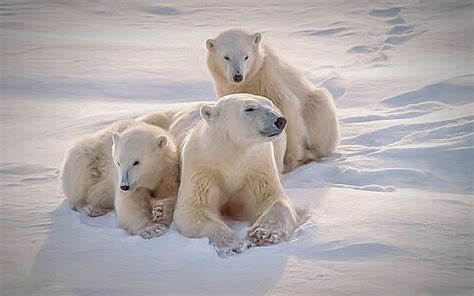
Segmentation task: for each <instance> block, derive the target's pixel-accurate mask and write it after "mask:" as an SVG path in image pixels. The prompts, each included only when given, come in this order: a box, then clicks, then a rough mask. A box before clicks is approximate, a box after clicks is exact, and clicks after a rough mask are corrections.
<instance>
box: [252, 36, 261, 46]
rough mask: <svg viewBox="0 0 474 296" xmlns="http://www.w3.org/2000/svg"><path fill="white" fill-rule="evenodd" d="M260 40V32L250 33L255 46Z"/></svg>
mask: <svg viewBox="0 0 474 296" xmlns="http://www.w3.org/2000/svg"><path fill="white" fill-rule="evenodd" d="M260 41H262V34H260V33H255V34H253V35H252V43H253V44H254V45H255V46H258V45H260Z"/></svg>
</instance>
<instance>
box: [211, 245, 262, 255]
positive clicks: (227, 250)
mask: <svg viewBox="0 0 474 296" xmlns="http://www.w3.org/2000/svg"><path fill="white" fill-rule="evenodd" d="M213 245H214V247H215V248H216V252H217V255H218V256H219V257H221V258H225V257H229V256H233V255H237V254H240V253H243V252H244V251H245V250H247V249H249V248H251V247H253V246H254V245H253V244H252V243H251V242H250V241H243V242H237V243H235V244H233V245H231V246H228V247H221V248H219V247H217V246H216V245H215V244H213Z"/></svg>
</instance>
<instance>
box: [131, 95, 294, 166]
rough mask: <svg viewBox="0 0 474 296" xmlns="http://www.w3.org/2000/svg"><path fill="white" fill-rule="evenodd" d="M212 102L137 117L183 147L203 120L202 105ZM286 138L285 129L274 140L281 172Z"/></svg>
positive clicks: (275, 152)
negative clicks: (190, 133)
mask: <svg viewBox="0 0 474 296" xmlns="http://www.w3.org/2000/svg"><path fill="white" fill-rule="evenodd" d="M212 103H214V102H211V101H208V102H200V103H196V104H193V105H191V106H186V107H183V108H179V109H173V110H166V111H157V112H152V113H149V114H145V115H143V116H141V117H139V118H137V120H139V121H143V122H147V123H149V124H153V125H157V126H159V127H162V128H164V129H166V130H168V131H169V133H170V134H171V135H172V136H173V138H174V139H175V142H176V145H177V146H178V147H181V146H182V143H183V142H184V139H185V137H186V136H187V135H188V134H189V132H190V131H191V130H192V129H193V128H194V127H195V125H196V124H197V123H199V122H200V121H201V120H202V118H201V116H200V114H199V110H200V108H201V106H203V105H205V104H212ZM286 139H287V136H286V131H285V132H283V134H282V135H281V137H280V138H278V139H276V140H275V141H274V142H273V148H274V154H275V161H276V163H277V167H278V171H279V172H280V173H281V172H283V170H284V164H283V158H284V155H285V150H286Z"/></svg>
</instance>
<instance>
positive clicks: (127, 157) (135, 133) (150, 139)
mask: <svg viewBox="0 0 474 296" xmlns="http://www.w3.org/2000/svg"><path fill="white" fill-rule="evenodd" d="M155 128H156V129H158V128H157V127H152V126H145V125H143V126H142V125H139V126H133V127H130V128H128V129H126V130H125V131H124V132H122V133H121V134H118V133H115V134H114V135H113V146H112V157H113V160H114V163H115V167H116V168H117V172H118V178H119V183H118V184H119V188H120V189H121V190H122V191H129V190H134V189H136V188H138V187H141V186H145V187H146V185H144V184H147V183H149V180H148V179H150V178H153V177H154V178H156V176H157V173H158V171H159V167H160V163H159V161H157V160H160V159H165V157H166V149H167V146H168V145H169V144H170V143H169V141H168V138H167V137H166V136H165V135H162V134H160V133H159V132H158V133H157V131H156V130H154V129H155Z"/></svg>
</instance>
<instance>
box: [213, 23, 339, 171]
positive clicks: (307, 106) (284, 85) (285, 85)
mask: <svg viewBox="0 0 474 296" xmlns="http://www.w3.org/2000/svg"><path fill="white" fill-rule="evenodd" d="M261 39H262V37H261V35H260V33H255V34H249V33H247V32H244V31H241V30H229V31H225V32H223V33H221V34H220V35H219V36H217V38H216V39H209V40H207V42H206V45H207V49H208V56H207V64H208V68H209V70H210V72H211V74H212V77H213V79H214V83H215V87H216V90H217V93H218V95H219V96H224V95H228V94H232V93H242V92H244V93H251V94H256V95H261V96H264V97H267V98H268V99H270V100H271V101H272V102H273V103H274V104H275V105H276V106H277V107H278V108H279V109H280V110H281V111H282V112H283V114H284V115H285V117H287V118H288V126H287V128H286V132H287V136H288V141H287V148H286V154H285V169H286V170H287V171H288V170H291V169H293V168H295V167H296V166H298V165H300V164H302V163H305V162H308V161H313V160H318V159H319V158H321V157H324V156H328V155H330V154H331V153H332V152H334V151H335V149H336V147H337V145H338V143H339V124H338V120H337V116H336V109H335V106H334V103H333V99H332V96H331V94H330V93H329V92H328V91H327V90H325V89H319V88H315V87H314V86H313V85H312V84H311V82H310V81H309V80H308V79H306V78H305V77H304V76H303V74H302V73H301V72H299V71H298V70H297V69H295V68H294V67H293V66H291V65H290V64H288V63H287V62H285V61H284V60H283V59H282V58H281V57H280V56H279V55H277V54H276V53H275V52H274V51H273V50H272V49H271V48H270V47H269V46H268V45H266V44H264V45H262V42H261Z"/></svg>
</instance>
